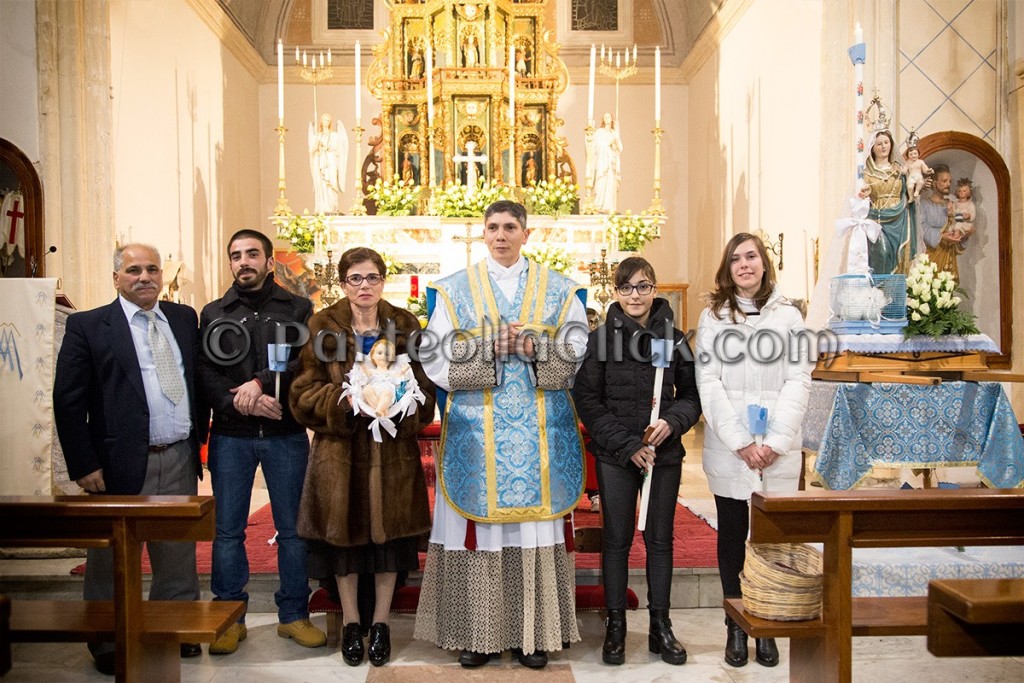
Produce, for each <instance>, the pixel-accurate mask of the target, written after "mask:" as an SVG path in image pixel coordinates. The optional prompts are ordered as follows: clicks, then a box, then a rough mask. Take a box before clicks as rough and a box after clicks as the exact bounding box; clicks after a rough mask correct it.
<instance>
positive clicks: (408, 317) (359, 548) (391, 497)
mask: <svg viewBox="0 0 1024 683" xmlns="http://www.w3.org/2000/svg"><path fill="white" fill-rule="evenodd" d="M338 275H339V277H340V278H341V281H342V283H343V285H342V286H343V288H344V292H345V298H343V299H341V300H340V301H338V302H336V303H335V304H334V305H332V306H330V307H328V308H325V309H324V310H322V311H320V312H319V313H317V314H316V315H314V316H313V317H312V318H310V320H309V333H310V339H309V341H308V342H307V343H306V345H305V347H303V349H302V353H301V355H300V361H301V370H300V372H299V374H298V376H297V377H296V378H295V380H294V381H293V382H292V389H291V396H290V404H291V409H292V413H293V414H294V415H295V419H296V420H298V421H299V423H300V424H302V425H303V426H305V427H307V428H309V429H311V430H313V445H312V447H311V450H310V454H309V466H308V468H307V470H306V481H305V487H304V489H303V492H302V502H301V504H300V509H299V521H298V532H299V535H300V536H302V537H303V538H306V539H307V540H308V548H309V556H308V572H309V575H310V576H311V577H313V578H317V579H323V578H329V577H335V579H336V581H337V584H338V592H339V594H340V596H341V607H342V614H343V617H344V623H345V626H344V629H343V631H342V643H341V656H342V659H344V661H345V663H346V664H349V665H351V666H356V665H358V664H359V663H360V662H362V660H363V656H364V654H366V655H367V657H368V659H369V660H370V664H372V665H374V666H381V665H383V664H385V663H387V661H388V660H389V659H390V658H391V632H390V628H389V626H388V614H389V613H390V611H391V598H392V595H393V594H394V590H395V581H396V579H397V574H398V572H402V571H416V570H417V569H419V556H418V554H417V549H418V546H419V536H420V535H421V534H423V533H425V532H428V531H430V509H429V507H428V502H427V487H426V481H425V479H424V476H423V467H422V466H421V464H420V451H419V444H418V442H417V440H416V434H417V433H418V432H419V431H420V430H421V429H423V428H424V427H426V426H427V425H428V424H430V422H431V421H432V420H433V419H434V403H435V397H434V385H433V383H432V382H431V381H430V380H429V379H428V378H427V376H426V374H425V373H424V372H423V368H422V367H421V366H420V364H419V362H418V361H410V363H409V364H410V366H411V368H412V372H413V375H414V377H415V378H416V382H417V384H419V388H420V390H421V391H422V392H423V394H424V396H425V399H426V400H425V402H424V403H423V404H422V405H420V404H415V403H414V405H416V410H415V412H414V413H413V414H410V415H408V416H407V417H405V418H404V419H402V420H401V421H396V425H395V426H396V428H397V432H396V433H395V435H394V436H391V435H390V434H389V433H388V432H386V431H385V430H381V432H380V433H381V436H382V439H383V440H382V441H381V442H379V443H378V442H377V441H375V440H374V437H373V436H372V434H371V432H370V430H369V429H368V427H369V426H370V423H371V422H372V421H373V419H374V418H376V417H378V416H377V415H367V414H365V413H363V412H361V411H355V410H354V409H353V407H352V399H351V396H348V395H345V396H342V393H343V392H344V390H345V386H347V384H346V383H347V381H348V374H349V372H350V371H351V370H352V367H353V364H354V363H355V360H356V353H357V352H359V353H362V354H363V355H366V356H371V355H372V354H371V350H372V349H373V347H374V346H375V345H378V348H380V341H384V342H385V343H387V344H389V345H390V344H393V347H392V348H388V349H387V350H388V351H389V352H391V353H393V354H397V355H399V356H400V355H401V354H407V353H408V352H409V346H408V342H409V336H410V335H411V334H412V333H413V332H419V330H420V325H419V321H418V320H417V319H416V317H415V316H414V315H413V314H412V313H409V312H408V311H406V310H404V309H401V308H395V307H394V306H392V305H391V304H390V303H388V302H387V301H385V300H384V299H383V298H381V295H382V293H383V291H384V279H385V276H386V275H387V269H386V267H385V265H384V259H382V258H381V256H380V254H378V253H377V252H376V251H374V250H372V249H366V248H363V247H358V248H355V249H349V250H348V251H346V252H345V253H344V254H342V255H341V259H340V260H339V261H338ZM392 326H393V329H394V337H393V338H392V337H391V336H390V329H391V328H392ZM321 333H327V334H324V335H322V338H321V340H320V346H321V347H322V348H321V350H319V351H318V343H317V336H318V335H320V334H321ZM342 345H343V348H342ZM359 574H372V575H373V577H374V589H375V594H376V602H375V605H374V611H373V619H372V625H371V626H370V629H369V642H368V644H367V647H366V648H365V649H364V647H363V636H362V629H361V626H360V618H359V604H358V598H357V584H358V578H359Z"/></svg>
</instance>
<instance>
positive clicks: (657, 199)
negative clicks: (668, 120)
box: [647, 121, 665, 216]
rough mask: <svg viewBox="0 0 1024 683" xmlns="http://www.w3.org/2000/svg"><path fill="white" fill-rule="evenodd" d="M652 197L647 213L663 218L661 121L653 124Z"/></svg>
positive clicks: (662, 131)
mask: <svg viewBox="0 0 1024 683" xmlns="http://www.w3.org/2000/svg"><path fill="white" fill-rule="evenodd" d="M651 132H652V133H654V196H653V197H652V198H651V206H650V208H648V209H647V213H649V214H652V215H654V216H664V215H665V209H664V207H662V205H661V135H662V133H664V132H665V131H664V129H663V128H662V127H661V121H655V122H654V130H652V131H651Z"/></svg>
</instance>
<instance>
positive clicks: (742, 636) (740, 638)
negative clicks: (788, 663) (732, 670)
mask: <svg viewBox="0 0 1024 683" xmlns="http://www.w3.org/2000/svg"><path fill="white" fill-rule="evenodd" d="M725 626H726V629H727V632H728V635H727V636H726V638H725V663H726V664H728V665H729V666H746V665H747V657H749V653H748V652H747V634H746V633H744V632H743V629H742V628H740V625H739V624H737V623H736V622H735V621H733V620H732V617H726V618H725ZM758 642H760V639H759V640H758ZM777 660H778V652H776V661H777Z"/></svg>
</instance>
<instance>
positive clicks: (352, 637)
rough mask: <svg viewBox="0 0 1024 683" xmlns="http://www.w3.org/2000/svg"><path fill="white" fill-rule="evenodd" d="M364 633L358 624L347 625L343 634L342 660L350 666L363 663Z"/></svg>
mask: <svg viewBox="0 0 1024 683" xmlns="http://www.w3.org/2000/svg"><path fill="white" fill-rule="evenodd" d="M363 654H364V650H363V632H362V629H360V628H359V624H358V623H351V624H345V628H344V629H342V632H341V658H342V659H344V660H345V663H346V664H348V665H349V666H359V665H360V664H362V662H363Z"/></svg>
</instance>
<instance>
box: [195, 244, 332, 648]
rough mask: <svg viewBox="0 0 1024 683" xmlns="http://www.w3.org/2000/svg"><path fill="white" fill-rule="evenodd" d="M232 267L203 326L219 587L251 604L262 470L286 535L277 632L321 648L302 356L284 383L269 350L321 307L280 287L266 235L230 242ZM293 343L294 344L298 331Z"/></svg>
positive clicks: (202, 375)
mask: <svg viewBox="0 0 1024 683" xmlns="http://www.w3.org/2000/svg"><path fill="white" fill-rule="evenodd" d="M228 259H229V260H230V265H231V274H232V276H233V277H234V280H235V281H234V284H233V285H232V286H231V288H230V289H229V290H228V291H227V292H226V293H225V294H224V296H223V297H221V298H220V299H218V300H216V301H213V302H211V303H209V304H207V306H206V307H205V308H203V312H202V315H201V316H200V321H199V329H200V338H201V340H202V350H201V353H200V356H199V385H200V389H201V391H202V392H203V395H204V396H205V398H206V399H207V402H208V403H209V404H210V406H211V407H212V408H213V424H212V426H211V427H210V449H209V463H208V464H209V468H210V476H211V478H212V483H213V495H214V496H215V497H216V499H217V535H216V537H215V538H214V541H213V573H212V577H211V581H210V583H211V586H210V588H211V590H212V591H213V594H214V595H215V596H216V599H218V600H243V601H246V602H248V599H249V594H248V593H246V592H245V587H246V584H247V583H248V581H249V559H248V557H247V556H246V552H245V527H246V523H247V519H248V516H249V503H250V499H251V496H252V486H253V481H254V479H255V476H256V466H257V465H259V466H261V467H262V469H263V478H264V480H265V481H266V484H267V491H268V492H269V494H270V508H271V511H272V513H273V516H274V526H275V527H276V528H277V548H278V549H277V568H278V573H279V574H280V577H281V587H280V590H278V591H277V592H276V593H275V594H274V599H275V600H276V602H277V609H278V621H279V622H280V623H279V624H278V627H277V634H278V635H279V636H281V637H282V638H292V639H294V640H295V641H296V642H297V643H299V644H300V645H303V646H305V647H319V646H320V645H323V644H324V643H325V642H326V641H327V637H326V636H325V635H324V632H323V631H321V630H320V629H318V628H316V627H315V626H313V624H312V623H310V621H309V610H308V607H307V602H308V600H309V581H308V579H307V577H306V542H305V541H304V540H302V539H301V538H299V537H298V536H297V535H296V533H295V520H296V517H297V515H298V511H299V500H300V498H301V497H302V484H303V481H304V479H305V475H306V461H307V460H308V458H309V440H308V438H307V436H306V430H305V429H303V428H302V427H301V426H300V425H299V424H298V423H297V422H295V419H294V418H293V417H292V415H291V412H290V411H289V409H288V388H289V387H290V386H291V380H292V377H293V376H294V372H295V364H296V363H298V355H299V348H298V347H297V346H296V347H295V348H293V349H291V351H290V354H289V359H290V362H289V363H288V366H287V369H286V370H284V371H283V372H280V373H279V374H280V377H279V378H278V377H275V374H277V373H275V372H273V371H271V370H270V363H269V360H268V353H267V345H268V344H272V343H276V342H277V334H276V331H277V328H278V327H279V326H281V324H292V325H291V326H292V327H293V328H294V327H296V325H295V324H296V323H297V324H298V325H299V326H304V325H305V323H306V321H307V320H309V316H310V314H311V313H312V310H313V306H312V304H311V303H310V301H309V300H308V299H303V298H301V297H297V296H295V295H293V294H291V293H289V292H288V291H286V290H285V289H284V288H283V287H281V286H280V285H278V284H277V283H275V282H274V275H273V272H272V271H273V268H274V257H273V245H272V244H271V242H270V240H269V239H268V238H267V236H266V235H264V234H263V233H260V232H257V231H255V230H239V231H238V232H236V233H235V234H234V235H232V237H231V240H230V241H229V242H228ZM285 329H287V327H286V328H285ZM290 336H291V338H290V339H289V341H294V340H295V337H296V330H295V329H292V330H290ZM278 379H279V382H278V381H277V380H278ZM245 637H246V628H245V617H244V616H243V618H242V621H240V622H238V623H237V624H233V625H232V626H231V627H230V628H229V629H228V630H227V632H226V633H225V634H224V635H223V636H221V637H220V638H219V639H218V640H217V641H216V642H214V643H213V644H211V645H210V654H230V653H232V652H234V651H235V650H237V649H238V642H239V641H241V640H245Z"/></svg>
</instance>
